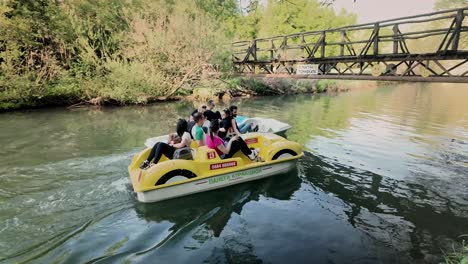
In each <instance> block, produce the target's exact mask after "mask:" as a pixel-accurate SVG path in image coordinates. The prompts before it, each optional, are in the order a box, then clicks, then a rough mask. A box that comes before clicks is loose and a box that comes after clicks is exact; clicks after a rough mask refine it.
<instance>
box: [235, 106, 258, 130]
mask: <svg viewBox="0 0 468 264" xmlns="http://www.w3.org/2000/svg"><path fill="white" fill-rule="evenodd" d="M229 110H230V111H231V115H232V119H233V120H234V122H235V127H236V128H237V130H239V131H240V133H242V134H245V133H247V132H252V131H254V132H257V131H258V126H254V124H252V123H243V124H241V125H240V126H239V125H238V124H237V106H235V105H231V106H230V107H229Z"/></svg>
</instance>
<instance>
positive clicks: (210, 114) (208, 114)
mask: <svg viewBox="0 0 468 264" xmlns="http://www.w3.org/2000/svg"><path fill="white" fill-rule="evenodd" d="M206 105H207V109H206V110H205V112H203V115H204V116H205V118H206V119H207V120H208V121H210V122H211V121H213V120H215V119H221V114H220V113H219V112H218V111H216V112H214V111H213V109H214V108H215V102H214V101H213V100H208V102H207V103H206Z"/></svg>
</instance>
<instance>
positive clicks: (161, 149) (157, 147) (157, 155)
mask: <svg viewBox="0 0 468 264" xmlns="http://www.w3.org/2000/svg"><path fill="white" fill-rule="evenodd" d="M176 133H177V135H178V136H179V137H180V138H181V141H180V143H175V142H174V141H171V142H169V144H167V143H164V142H157V143H156V144H154V146H153V148H152V149H151V152H150V154H149V156H148V158H146V160H145V161H143V163H141V165H140V169H147V168H149V167H150V166H151V162H152V163H154V164H156V163H158V162H159V159H161V156H162V155H163V154H164V156H166V157H168V158H169V159H172V157H173V156H174V152H175V150H176V149H179V148H185V147H190V144H191V143H192V138H191V137H190V134H189V133H188V132H187V121H185V119H179V121H178V122H177V127H176Z"/></svg>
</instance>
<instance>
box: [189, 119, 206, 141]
mask: <svg viewBox="0 0 468 264" xmlns="http://www.w3.org/2000/svg"><path fill="white" fill-rule="evenodd" d="M193 121H194V122H195V125H194V126H193V127H192V129H191V130H190V134H191V135H192V138H193V139H194V140H195V141H196V142H197V144H198V146H199V147H201V146H204V145H205V131H204V130H203V123H204V122H205V118H204V116H203V115H202V114H201V113H195V114H194V115H193Z"/></svg>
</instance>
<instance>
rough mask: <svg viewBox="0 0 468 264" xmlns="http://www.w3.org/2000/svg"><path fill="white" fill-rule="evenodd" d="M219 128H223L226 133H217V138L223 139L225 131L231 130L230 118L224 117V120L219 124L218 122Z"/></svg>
mask: <svg viewBox="0 0 468 264" xmlns="http://www.w3.org/2000/svg"><path fill="white" fill-rule="evenodd" d="M219 127H220V128H221V127H222V128H224V129H225V130H226V132H221V131H219V132H218V136H219V137H220V138H225V137H226V136H227V131H229V129H230V128H232V117H226V118H225V119H223V120H221V122H219Z"/></svg>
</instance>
